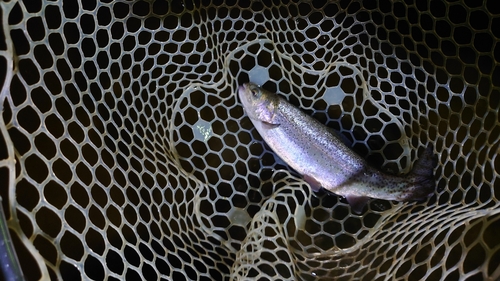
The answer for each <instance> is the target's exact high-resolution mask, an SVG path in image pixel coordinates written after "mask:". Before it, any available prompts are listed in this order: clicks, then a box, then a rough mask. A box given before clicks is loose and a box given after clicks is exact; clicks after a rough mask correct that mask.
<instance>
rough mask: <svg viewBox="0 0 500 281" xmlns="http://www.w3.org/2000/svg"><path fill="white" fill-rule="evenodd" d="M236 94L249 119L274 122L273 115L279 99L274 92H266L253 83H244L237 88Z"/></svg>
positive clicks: (267, 122) (272, 123) (266, 122)
mask: <svg viewBox="0 0 500 281" xmlns="http://www.w3.org/2000/svg"><path fill="white" fill-rule="evenodd" d="M238 96H239V98H240V101H241V103H242V104H243V108H244V109H245V112H246V113H247V115H248V116H249V117H250V119H252V120H253V121H261V122H263V123H265V124H271V125H274V124H276V123H275V122H274V117H275V112H276V110H277V109H278V101H279V99H278V96H277V95H276V94H274V93H271V92H268V91H266V90H264V89H262V88H261V87H259V86H257V85H256V84H254V83H245V84H243V85H241V86H240V87H239V88H238Z"/></svg>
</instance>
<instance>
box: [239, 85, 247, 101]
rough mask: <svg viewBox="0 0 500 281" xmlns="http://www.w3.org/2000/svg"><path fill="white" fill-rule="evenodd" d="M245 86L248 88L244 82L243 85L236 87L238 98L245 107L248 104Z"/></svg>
mask: <svg viewBox="0 0 500 281" xmlns="http://www.w3.org/2000/svg"><path fill="white" fill-rule="evenodd" d="M247 88H248V85H247V83H244V84H243V85H241V86H239V87H238V96H239V98H240V101H241V103H242V104H243V107H246V106H247V105H248V99H247V97H246V92H247Z"/></svg>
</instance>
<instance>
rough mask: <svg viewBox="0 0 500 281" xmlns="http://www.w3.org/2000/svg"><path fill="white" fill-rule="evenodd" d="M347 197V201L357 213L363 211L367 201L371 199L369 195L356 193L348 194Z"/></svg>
mask: <svg viewBox="0 0 500 281" xmlns="http://www.w3.org/2000/svg"><path fill="white" fill-rule="evenodd" d="M345 199H347V202H349V205H350V206H351V209H352V211H353V212H354V213H355V214H357V215H359V214H361V213H362V212H363V209H364V208H365V205H366V203H367V202H368V200H370V198H369V197H365V196H355V195H347V196H346V197H345Z"/></svg>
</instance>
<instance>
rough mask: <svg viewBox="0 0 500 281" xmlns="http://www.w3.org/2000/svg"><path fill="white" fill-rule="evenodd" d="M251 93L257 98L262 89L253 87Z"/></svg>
mask: <svg viewBox="0 0 500 281" xmlns="http://www.w3.org/2000/svg"><path fill="white" fill-rule="evenodd" d="M250 93H252V96H253V97H254V98H256V97H258V96H259V94H260V91H259V89H257V88H252V89H250Z"/></svg>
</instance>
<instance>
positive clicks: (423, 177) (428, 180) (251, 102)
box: [238, 83, 435, 213]
mask: <svg viewBox="0 0 500 281" xmlns="http://www.w3.org/2000/svg"><path fill="white" fill-rule="evenodd" d="M238 95H239V98H240V100H241V102H242V104H243V107H244V109H245V112H246V113H247V115H248V116H249V117H250V120H251V121H252V123H253V125H254V126H255V128H256V129H257V131H258V132H259V134H260V135H261V137H262V138H263V139H264V141H265V142H266V143H267V144H268V145H269V147H270V148H271V149H272V150H273V151H274V152H275V153H276V154H277V155H278V156H279V157H280V158H281V159H282V160H283V161H284V162H285V163H287V164H288V165H289V166H290V167H292V168H293V169H294V170H296V171H297V172H298V173H299V174H301V175H303V176H304V179H305V180H306V181H307V182H308V183H309V185H310V186H311V188H312V189H313V190H314V191H317V190H319V189H320V188H324V189H326V190H328V191H330V192H333V193H335V194H338V195H341V196H344V197H346V199H347V201H348V202H349V204H350V205H351V207H352V208H353V210H354V211H355V212H357V213H359V212H361V211H362V209H363V207H364V205H365V204H366V202H367V200H368V198H378V199H385V200H396V201H412V200H424V199H426V198H427V197H428V196H430V195H432V193H433V192H434V190H435V182H434V176H433V165H434V164H433V162H434V156H433V154H432V148H431V147H428V148H427V149H426V150H425V152H424V154H423V155H422V156H421V157H420V159H419V160H417V161H416V162H415V164H414V165H413V166H414V167H413V169H412V171H411V172H410V173H409V174H408V175H403V176H395V175H389V174H386V173H383V172H381V171H380V170H378V169H376V168H374V167H372V166H370V165H369V164H368V163H367V162H366V160H365V159H363V158H362V157H361V156H359V155H358V154H356V153H355V152H353V151H352V150H351V149H350V148H349V147H347V146H346V145H345V144H344V143H343V142H342V141H341V140H340V138H339V137H338V136H337V135H336V134H335V133H334V132H332V130H331V129H330V128H328V127H327V126H325V125H323V124H321V123H320V122H318V121H317V120H316V119H314V118H312V117H310V116H309V115H307V114H305V113H304V112H303V111H301V110H300V109H299V108H297V107H295V106H293V105H292V104H290V103H289V102H288V101H286V100H285V99H283V98H281V97H280V96H278V95H277V94H275V93H271V92H269V91H266V90H264V89H262V88H260V87H258V86H257V85H256V84H253V83H246V84H243V85H242V86H240V87H239V89H238Z"/></svg>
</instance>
